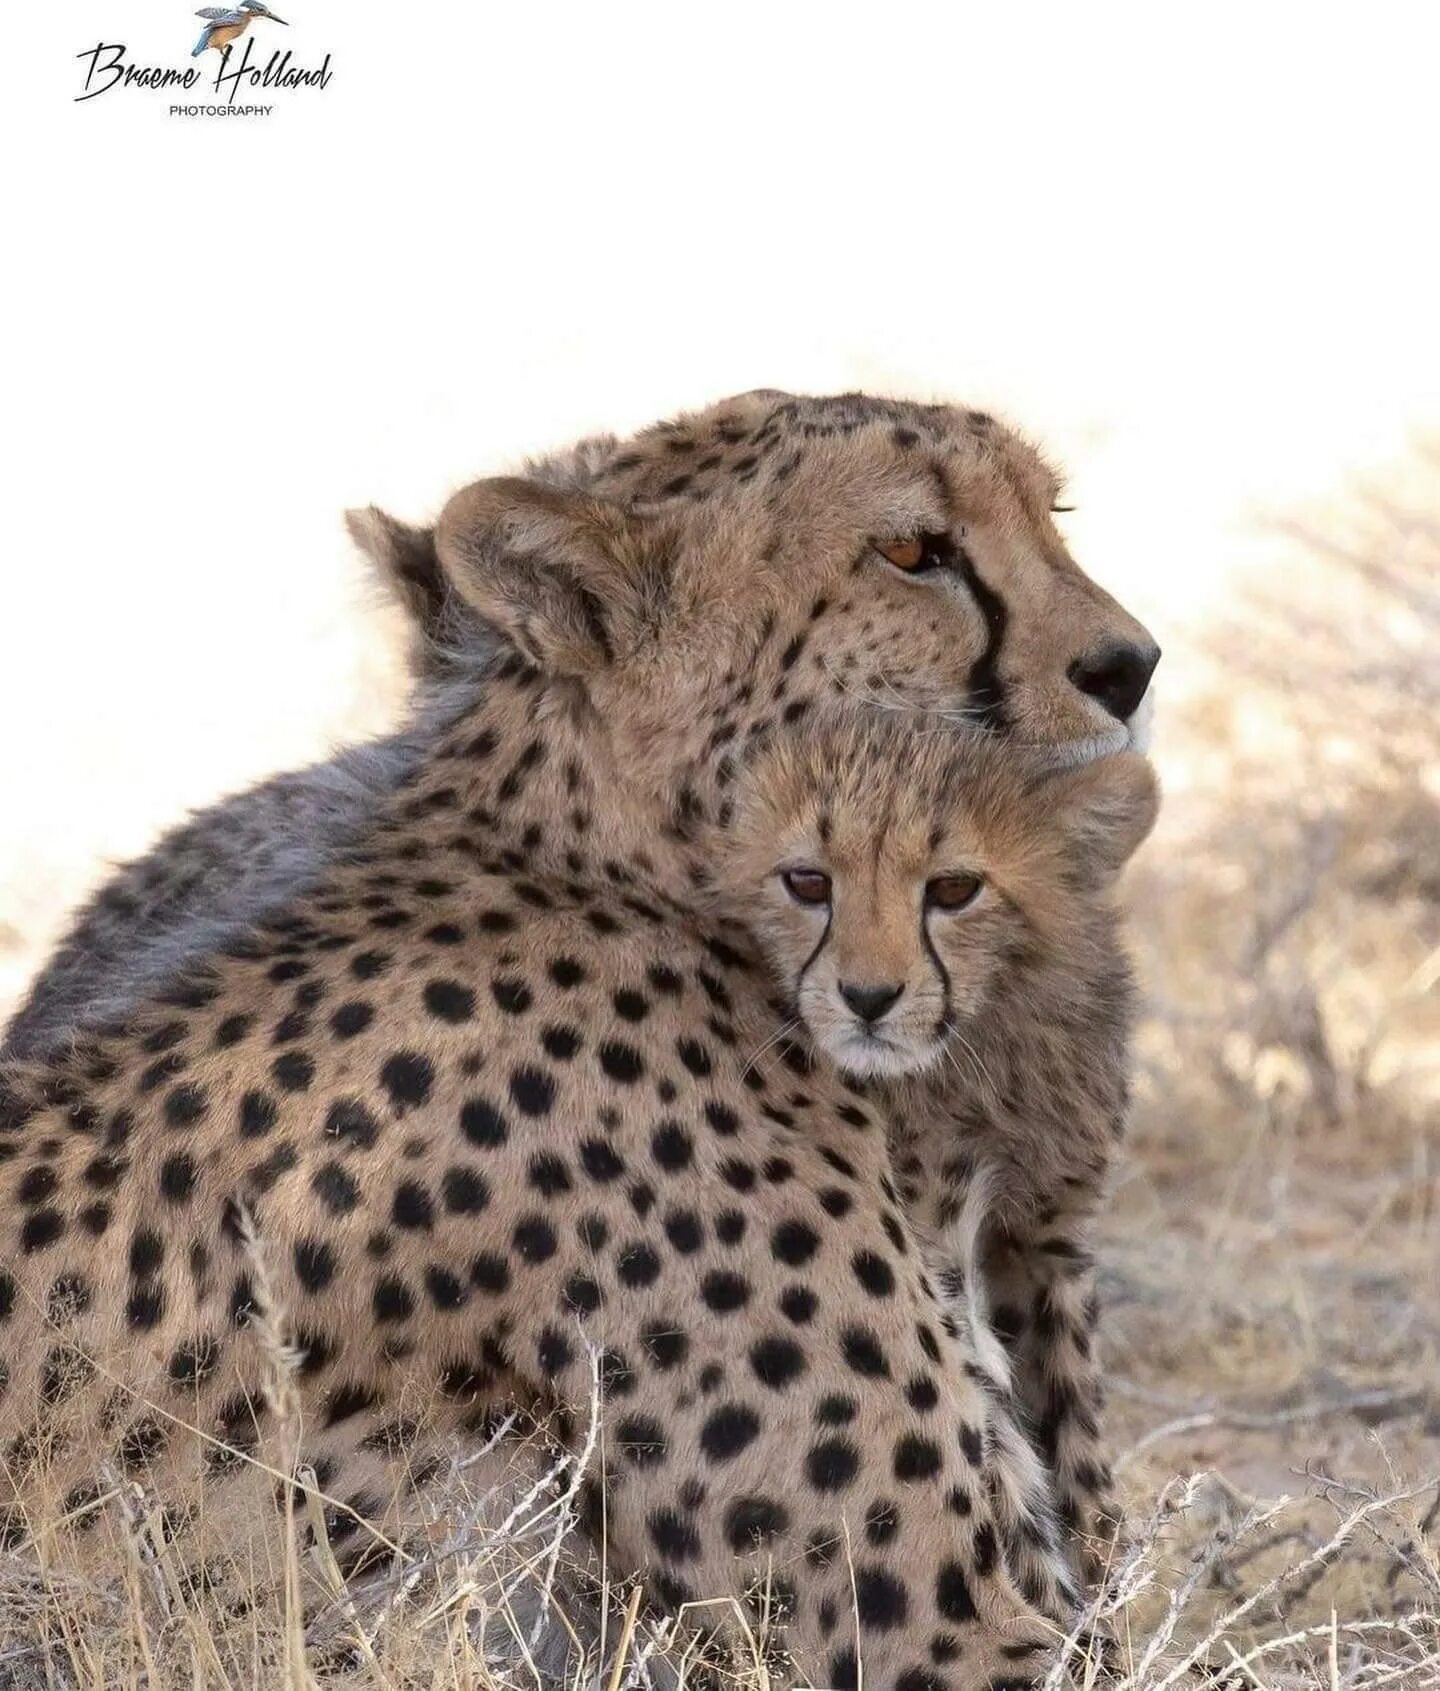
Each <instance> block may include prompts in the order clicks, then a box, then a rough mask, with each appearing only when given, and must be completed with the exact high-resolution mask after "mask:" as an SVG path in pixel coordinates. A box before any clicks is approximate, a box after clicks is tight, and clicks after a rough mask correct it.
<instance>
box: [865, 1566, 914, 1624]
mask: <svg viewBox="0 0 1440 1691" xmlns="http://www.w3.org/2000/svg"><path fill="white" fill-rule="evenodd" d="M855 1607H856V1611H857V1612H858V1614H859V1616H860V1625H861V1628H862V1630H864V1631H866V1632H892V1631H893V1630H894V1629H895V1628H896V1627H897V1626H903V1625H904V1624H905V1617H906V1615H907V1613H908V1612H909V1607H910V1606H909V1602H908V1601H907V1599H906V1596H905V1587H904V1586H903V1585H902V1584H901V1583H900V1581H899V1580H898V1579H896V1578H895V1577H894V1575H893V1574H890V1573H887V1572H886V1570H885V1569H884V1568H880V1567H874V1566H862V1567H859V1568H857V1569H856V1570H855Z"/></svg>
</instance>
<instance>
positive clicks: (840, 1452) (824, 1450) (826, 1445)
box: [805, 1439, 860, 1491]
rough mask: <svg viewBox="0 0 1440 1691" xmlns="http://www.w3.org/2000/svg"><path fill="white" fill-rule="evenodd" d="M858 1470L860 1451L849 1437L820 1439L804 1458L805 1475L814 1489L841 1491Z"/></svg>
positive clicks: (851, 1480) (852, 1479)
mask: <svg viewBox="0 0 1440 1691" xmlns="http://www.w3.org/2000/svg"><path fill="white" fill-rule="evenodd" d="M859 1472H860V1452H859V1451H858V1450H857V1449H856V1448H855V1446H854V1444H852V1443H851V1441H850V1440H849V1439H820V1440H818V1441H817V1442H816V1443H815V1444H813V1445H811V1447H810V1451H809V1454H808V1455H807V1456H806V1458H805V1477H806V1479H808V1480H809V1482H810V1484H811V1485H812V1486H814V1487H815V1489H816V1491H843V1490H844V1489H845V1487H846V1486H848V1485H850V1484H851V1483H852V1482H853V1481H854V1479H855V1476H856V1474H858V1473H859Z"/></svg>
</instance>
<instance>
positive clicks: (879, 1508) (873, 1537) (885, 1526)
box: [865, 1498, 900, 1549]
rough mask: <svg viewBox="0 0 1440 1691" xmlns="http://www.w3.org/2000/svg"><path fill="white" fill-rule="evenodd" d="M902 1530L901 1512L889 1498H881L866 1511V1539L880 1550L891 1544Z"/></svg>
mask: <svg viewBox="0 0 1440 1691" xmlns="http://www.w3.org/2000/svg"><path fill="white" fill-rule="evenodd" d="M899 1530H900V1510H899V1508H898V1506H897V1505H896V1504H894V1503H892V1502H891V1501H890V1499H889V1498H881V1499H879V1500H878V1501H876V1502H874V1503H872V1504H871V1505H870V1507H869V1508H868V1509H867V1510H866V1511H865V1537H866V1539H867V1540H868V1542H869V1543H871V1544H873V1545H875V1546H876V1548H877V1549H878V1548H879V1547H880V1546H881V1545H884V1544H889V1542H890V1541H891V1539H893V1538H894V1536H895V1534H896V1533H897V1532H899Z"/></svg>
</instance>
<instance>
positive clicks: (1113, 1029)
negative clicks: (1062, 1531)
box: [717, 718, 1157, 1608]
mask: <svg viewBox="0 0 1440 1691" xmlns="http://www.w3.org/2000/svg"><path fill="white" fill-rule="evenodd" d="M1156 804H1157V792H1156V786H1155V780H1154V776H1153V775H1152V773H1151V771H1150V769H1149V766H1148V765H1147V764H1146V763H1145V762H1144V760H1143V759H1141V758H1139V757H1136V756H1133V755H1131V756H1126V757H1122V758H1115V759H1108V760H1106V761H1105V762H1103V763H1101V764H1098V765H1095V766H1092V767H1090V768H1087V769H1084V770H1081V771H1078V772H1075V773H1071V774H1066V775H1060V776H1049V777H1046V776H1045V775H1043V774H1041V775H1039V776H1037V775H1036V773H1035V772H1034V771H1033V769H1032V770H1031V771H1030V773H1029V775H1028V776H1027V772H1026V762H1025V759H1024V758H1023V757H1022V756H1019V755H1017V754H1016V753H1015V752H1014V751H1013V750H1010V749H1009V748H1007V747H1005V746H1004V745H1003V744H1001V743H997V742H985V741H981V740H978V739H974V738H969V739H965V740H961V741H957V740H956V737H955V736H953V735H947V734H945V733H943V731H941V730H939V728H938V726H937V725H936V724H934V723H927V722H926V720H925V719H924V718H914V719H911V718H906V719H903V720H901V721H896V720H894V719H887V720H883V721H881V722H878V723H876V722H869V723H862V724H858V725H856V724H850V725H848V726H845V727H842V728H838V729H835V728H831V729H825V728H820V729H817V730H816V731H814V732H812V733H811V734H810V735H808V736H803V737H797V738H796V739H794V740H791V741H788V742H786V743H785V744H784V745H782V746H780V747H777V748H776V749H775V750H773V751H772V752H771V753H769V754H768V755H766V756H764V757H762V758H761V760H760V761H759V762H758V764H757V765H756V766H755V767H754V768H753V769H752V770H751V771H749V772H748V774H747V777H746V779H745V781H744V782H743V784H742V789H741V793H740V797H739V809H738V814H737V818H736V822H735V825H734V828H733V829H732V833H731V838H730V840H729V842H728V849H727V852H726V854H725V856H724V857H723V858H722V860H721V863H720V866H719V869H718V871H717V886H718V887H719V889H720V891H721V894H722V898H723V902H724V905H725V908H727V909H729V910H732V911H739V912H741V913H742V914H743V916H744V919H745V920H746V922H747V923H748V925H749V926H750V927H751V929H752V930H753V931H754V933H755V934H756V936H757V938H758V939H759V941H760V943H761V944H762V946H763V948H764V950H765V952H766V954H767V956H768V957H769V959H770V962H771V965H772V967H773V968H774V970H775V972H776V978H777V985H778V986H779V988H780V990H781V992H782V993H783V994H784V996H785V999H786V1002H787V1006H788V1007H790V1008H792V1009H793V1012H794V1013H795V1015H796V1016H797V1018H798V1019H799V1020H801V1021H803V1022H804V1024H805V1026H806V1028H807V1030H808V1031H809V1033H810V1034H811V1036H812V1037H813V1038H814V1039H815V1041H816V1043H817V1045H818V1046H819V1047H820V1048H821V1050H822V1051H824V1052H825V1053H826V1054H827V1056H828V1057H829V1059H830V1060H832V1061H836V1062H838V1063H839V1064H840V1066H841V1067H847V1066H848V1067H850V1068H852V1069H858V1070H860V1071H861V1072H864V1073H868V1074H871V1075H878V1076H886V1075H889V1076H903V1077H905V1078H898V1079H894V1080H891V1081H890V1082H888V1083H882V1084H879V1085H877V1086H876V1087H874V1088H872V1095H874V1096H876V1097H877V1098H878V1099H879V1100H881V1101H883V1102H885V1103H886V1104H887V1105H888V1107H889V1113H890V1120H891V1123H892V1127H891V1132H892V1137H893V1141H894V1145H895V1148H896V1152H897V1156H898V1159H899V1167H900V1171H901V1187H902V1191H903V1193H904V1196H905V1198H906V1204H907V1214H908V1216H909V1218H910V1219H911V1221H912V1222H913V1223H914V1224H915V1226H916V1227H917V1229H918V1230H919V1231H920V1233H921V1235H922V1238H923V1239H924V1240H925V1242H926V1248H927V1257H928V1259H929V1260H930V1262H931V1265H932V1268H933V1269H934V1271H935V1272H936V1274H937V1276H938V1277H939V1279H940V1281H941V1283H942V1284H943V1285H944V1286H945V1287H946V1288H947V1290H948V1291H949V1292H950V1293H951V1295H952V1299H953V1307H954V1308H955V1310H956V1312H957V1313H958V1314H959V1315H961V1316H963V1318H964V1320H965V1323H966V1331H967V1335H968V1337H969V1340H970V1342H971V1344H972V1346H973V1347H974V1350H975V1353H976V1360H977V1362H978V1363H979V1365H980V1366H981V1367H982V1368H983V1370H984V1372H985V1374H986V1375H987V1376H988V1378H989V1380H990V1381H991V1382H992V1384H993V1387H994V1389H995V1391H996V1394H997V1398H998V1399H999V1400H1000V1401H1001V1402H1004V1403H1010V1402H1011V1401H1012V1386H1013V1390H1014V1393H1016V1394H1018V1399H1019V1402H1020V1404H1021V1405H1022V1407H1023V1409H1024V1411H1025V1412H1026V1413H1027V1414H1028V1416H1029V1417H1030V1418H1031V1421H1032V1424H1033V1426H1034V1428H1035V1431H1036V1434H1037V1436H1038V1437H1039V1439H1040V1440H1041V1444H1042V1449H1043V1456H1044V1459H1045V1462H1046V1463H1047V1464H1053V1465H1054V1466H1055V1469H1056V1480H1057V1482H1058V1497H1057V1502H1058V1506H1059V1508H1060V1510H1061V1512H1062V1514H1063V1515H1064V1517H1065V1519H1066V1521H1067V1523H1068V1524H1069V1525H1070V1526H1071V1527H1074V1528H1079V1529H1080V1530H1081V1532H1082V1534H1083V1536H1084V1537H1085V1538H1086V1539H1087V1540H1088V1539H1089V1538H1092V1537H1094V1536H1095V1534H1096V1533H1097V1531H1098V1530H1099V1529H1100V1528H1101V1526H1102V1522H1103V1521H1104V1519H1105V1518H1106V1516H1107V1512H1108V1511H1107V1505H1106V1504H1105V1501H1104V1499H1103V1497H1102V1495H1101V1493H1102V1492H1103V1489H1104V1486H1105V1484H1106V1483H1107V1476H1106V1470H1105V1467H1104V1462H1103V1457H1102V1456H1101V1454H1100V1451H1099V1447H1098V1438H1099V1434H1098V1426H1097V1423H1096V1419H1095V1417H1096V1416H1097V1414H1098V1381H1097V1378H1096V1372H1095V1360H1094V1354H1093V1350H1094V1313H1093V1310H1092V1309H1091V1307H1090V1298H1091V1292H1092V1284H1091V1274H1090V1263H1089V1245H1088V1239H1087V1238H1086V1236H1085V1235H1086V1228H1087V1226H1088V1223H1089V1221H1090V1218H1091V1216H1092V1214H1093V1212H1094V1210H1095V1208H1096V1207H1097V1206H1098V1203H1099V1201H1100V1199H1101V1197H1102V1195H1103V1190H1104V1181H1105V1176H1106V1173H1107V1170H1108V1166H1109V1159H1110V1156H1111V1154H1112V1151H1113V1147H1114V1144H1115V1140H1116V1135H1117V1132H1118V1131H1119V1128H1120V1126H1121V1124H1122V1121H1123V1111H1124V1098H1125V1093H1126V1087H1127V1080H1128V1067H1129V1064H1128V1048H1127V1047H1128V1033H1129V1023H1130V1017H1129V998H1130V986H1129V973H1128V967H1127V964H1126V960H1125V957H1124V953H1123V950H1122V949H1121V946H1120V943H1119V939H1118V917H1117V914H1116V911H1115V909H1114V906H1113V898H1112V884H1113V881H1114V879H1115V877H1116V875H1117V874H1118V873H1119V871H1120V869H1121V868H1122V867H1123V865H1124V864H1125V862H1126V861H1127V860H1128V859H1129V858H1130V857H1131V855H1133V853H1134V851H1135V849H1136V848H1137V847H1138V846H1139V844H1140V842H1141V841H1142V840H1143V839H1144V838H1145V836H1146V835H1147V834H1148V833H1149V831H1150V828H1151V827H1152V825H1153V823H1154V819H1155V813H1156ZM797 863H803V864H805V865H808V866H810V867H811V868H813V869H815V870H819V871H822V872H823V873H825V874H826V875H827V876H828V877H829V879H830V882H831V891H830V899H829V902H828V904H827V905H825V906H823V907H814V906H807V905H801V904H797V902H796V900H795V899H794V897H793V896H791V895H790V894H789V893H788V892H787V891H786V888H785V882H784V872H785V871H786V870H787V869H789V868H792V867H793V866H794V865H795V864H797ZM956 874H963V875H967V876H974V877H977V878H978V879H979V881H980V884H981V885H980V891H979V893H978V894H977V895H976V896H975V898H974V900H973V902H972V903H970V904H969V905H968V906H966V907H965V908H964V909H961V910H958V911H954V912H949V911H945V910H942V909H936V908H927V901H926V889H927V885H929V884H931V883H932V882H934V881H935V880H936V879H937V878H943V877H945V876H952V875H956ZM845 980H849V981H852V982H853V981H881V982H889V983H894V984H895V985H896V986H898V987H900V988H902V991H901V993H900V996H899V997H898V999H897V1000H896V1002H895V1003H894V1004H893V1005H892V1006H891V1007H890V1008H889V1009H888V1010H887V1011H886V1012H885V1013H884V1015H883V1016H882V1017H881V1018H880V1019H879V1020H878V1022H876V1023H875V1024H874V1026H873V1027H867V1026H866V1025H865V1024H864V1022H863V1021H862V1020H861V1018H859V1017H857V1015H856V1014H855V1013H854V1012H853V1011H852V1010H851V1008H850V1007H849V1006H848V1005H847V1004H846V1003H845V1001H844V999H843V997H842V995H841V992H840V983H841V982H843V981H845ZM881 1041H884V1042H885V1043H883V1044H881V1043H880V1042H881ZM847 1057H848V1058H849V1059H850V1060H849V1062H848V1063H847ZM1017 1298H1019V1300H1020V1305H1019V1307H1018V1308H1017V1307H1016V1299H1017ZM995 1307H998V1308H999V1310H1000V1315H1001V1320H1002V1321H1003V1324H1004V1325H1005V1327H1006V1330H1007V1332H1009V1333H1011V1335H1012V1336H1013V1337H1014V1338H1016V1339H1017V1340H1018V1339H1022V1338H1023V1341H1024V1342H1023V1343H1022V1344H1021V1345H1020V1348H1019V1353H1018V1369H1017V1370H1016V1371H1015V1373H1014V1374H1013V1375H1012V1368H1011V1364H1010V1361H1009V1359H1008V1358H1007V1357H1006V1355H1005V1353H1004V1352H1003V1351H1001V1350H1000V1348H999V1347H998V1346H997V1345H996V1342H995V1339H994V1335H993V1333H992V1332H991V1330H990V1324H991V1319H992V1315H993V1313H994V1309H995ZM1017 1329H1018V1331H1017ZM1041 1329H1043V1331H1042V1330H1041ZM997 1425H1000V1426H1008V1425H1009V1422H1008V1418H1005V1417H1002V1418H1001V1420H1000V1421H999V1422H998V1423H997ZM1023 1465H1024V1460H1023V1454H1019V1455H1017V1456H1016V1459H1015V1460H1012V1461H1011V1462H1009V1463H1007V1464H1004V1465H1002V1467H1001V1472H1003V1473H1006V1474H1009V1475H1011V1476H1012V1477H1013V1476H1014V1475H1016V1474H1017V1473H1018V1472H1019V1471H1020V1469H1021V1468H1022V1467H1023ZM1045 1491H1046V1487H1045V1485H1044V1482H1043V1479H1042V1478H1040V1477H1038V1476H1037V1475H1036V1474H1032V1475H1031V1476H1030V1477H1029V1478H1028V1479H1026V1480H1024V1481H1023V1483H1021V1484H1020V1486H1019V1487H1018V1490H1017V1492H1016V1495H1015V1497H1013V1498H1012V1499H1011V1500H1010V1502H1011V1505H1012V1506H1011V1508H1010V1509H1009V1510H1008V1511H1007V1516H1006V1518H1007V1524H1008V1525H1010V1526H1011V1527H1012V1528H1013V1529H1014V1531H1015V1534H1016V1537H1015V1540H1014V1543H1013V1546H1012V1552H1013V1554H1014V1556H1015V1558H1016V1560H1017V1569H1018V1570H1019V1571H1022V1573H1023V1574H1025V1575H1026V1576H1027V1579H1026V1583H1027V1585H1028V1587H1029V1588H1030V1589H1032V1591H1033V1592H1034V1594H1035V1595H1036V1597H1037V1600H1039V1601H1041V1602H1042V1604H1043V1605H1044V1606H1046V1607H1047V1608H1054V1607H1056V1606H1063V1589H1064V1584H1065V1581H1064V1576H1063V1574H1061V1575H1058V1576H1057V1573H1056V1570H1055V1568H1054V1565H1053V1563H1052V1562H1051V1561H1050V1560H1049V1559H1048V1558H1047V1557H1046V1556H1044V1555H1043V1554H1042V1555H1040V1556H1035V1555H1033V1554H1031V1550H1032V1547H1033V1545H1034V1544H1035V1543H1036V1542H1039V1544H1040V1545H1041V1548H1042V1550H1043V1547H1044V1544H1045V1543H1046V1541H1047V1540H1048V1538H1049V1536H1050V1535H1049V1529H1048V1523H1047V1521H1046V1520H1045V1507H1044V1501H1043V1500H1044V1496H1045ZM1026 1499H1028V1501H1025V1500H1026ZM1099 1548H1100V1547H1099V1546H1092V1545H1090V1544H1088V1543H1086V1544H1082V1545H1081V1546H1080V1549H1081V1551H1082V1555H1081V1558H1080V1563H1081V1570H1082V1571H1083V1572H1084V1573H1086V1574H1089V1575H1093V1573H1094V1571H1095V1558H1096V1553H1097V1551H1098V1549H1099Z"/></svg>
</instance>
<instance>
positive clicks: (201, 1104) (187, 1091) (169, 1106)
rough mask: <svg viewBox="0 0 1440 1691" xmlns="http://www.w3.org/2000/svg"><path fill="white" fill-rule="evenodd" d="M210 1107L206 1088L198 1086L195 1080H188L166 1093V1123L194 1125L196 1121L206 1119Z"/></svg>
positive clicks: (169, 1124)
mask: <svg viewBox="0 0 1440 1691" xmlns="http://www.w3.org/2000/svg"><path fill="white" fill-rule="evenodd" d="M209 1107H210V1101H209V1099H208V1098H207V1097H206V1095H205V1088H204V1087H203V1086H197V1085H196V1084H195V1082H194V1081H186V1082H185V1084H184V1085H183V1086H177V1087H175V1088H174V1089H173V1090H172V1091H170V1092H168V1093H166V1095H165V1110H164V1114H165V1125H166V1126H167V1127H194V1125H195V1123H196V1122H198V1121H201V1120H203V1119H204V1116H205V1112H206V1110H207V1109H209Z"/></svg>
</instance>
